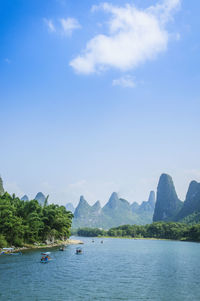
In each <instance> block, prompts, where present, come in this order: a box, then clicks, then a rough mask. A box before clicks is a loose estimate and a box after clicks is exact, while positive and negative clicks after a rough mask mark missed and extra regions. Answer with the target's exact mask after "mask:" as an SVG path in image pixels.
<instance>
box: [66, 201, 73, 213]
mask: <svg viewBox="0 0 200 301" xmlns="http://www.w3.org/2000/svg"><path fill="white" fill-rule="evenodd" d="M65 208H66V210H67V211H71V212H72V213H74V210H75V208H74V205H73V204H72V203H67V204H66V206H65Z"/></svg>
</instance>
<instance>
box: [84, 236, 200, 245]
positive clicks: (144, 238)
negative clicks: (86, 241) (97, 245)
mask: <svg viewBox="0 0 200 301" xmlns="http://www.w3.org/2000/svg"><path fill="white" fill-rule="evenodd" d="M80 237H81V236H80ZM83 237H87V238H92V239H95V238H113V239H115V238H118V239H119V238H120V239H133V240H171V241H181V242H196V243H199V242H198V241H193V240H187V239H171V238H155V237H132V236H83Z"/></svg>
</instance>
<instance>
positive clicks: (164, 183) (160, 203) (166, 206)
mask: <svg viewBox="0 0 200 301" xmlns="http://www.w3.org/2000/svg"><path fill="white" fill-rule="evenodd" d="M181 207H182V202H181V201H180V200H179V199H178V196H177V194H176V190H175V187H174V183H173V180H172V177H171V176H170V175H168V174H164V173H163V174H162V175H161V176H160V179H159V182H158V188H157V198H156V205H155V211H154V216H153V221H154V222H156V221H170V220H173V218H174V217H175V215H176V214H177V213H178V211H179V210H180V209H181Z"/></svg>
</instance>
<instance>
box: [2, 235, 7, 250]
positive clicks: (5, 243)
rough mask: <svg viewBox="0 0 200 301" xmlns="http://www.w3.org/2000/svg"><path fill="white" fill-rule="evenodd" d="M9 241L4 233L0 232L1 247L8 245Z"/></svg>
mask: <svg viewBox="0 0 200 301" xmlns="http://www.w3.org/2000/svg"><path fill="white" fill-rule="evenodd" d="M7 245H8V243H7V241H6V239H5V237H4V235H2V234H0V248H5V247H7Z"/></svg>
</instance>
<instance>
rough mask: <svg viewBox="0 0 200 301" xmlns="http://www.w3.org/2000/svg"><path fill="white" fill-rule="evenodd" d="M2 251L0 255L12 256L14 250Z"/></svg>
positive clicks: (6, 249) (5, 249) (4, 249)
mask: <svg viewBox="0 0 200 301" xmlns="http://www.w3.org/2000/svg"><path fill="white" fill-rule="evenodd" d="M2 250H3V251H2V252H1V253H0V255H11V254H14V253H12V252H13V251H14V248H3V249H2Z"/></svg>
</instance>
